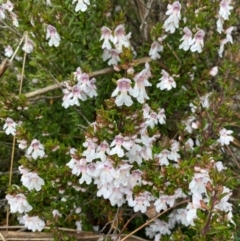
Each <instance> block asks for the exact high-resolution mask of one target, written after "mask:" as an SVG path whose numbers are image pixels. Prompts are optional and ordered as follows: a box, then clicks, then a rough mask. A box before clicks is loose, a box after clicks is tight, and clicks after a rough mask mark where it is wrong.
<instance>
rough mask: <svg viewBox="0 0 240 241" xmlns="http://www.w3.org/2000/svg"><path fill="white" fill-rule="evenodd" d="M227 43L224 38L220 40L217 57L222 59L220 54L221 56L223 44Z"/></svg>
mask: <svg viewBox="0 0 240 241" xmlns="http://www.w3.org/2000/svg"><path fill="white" fill-rule="evenodd" d="M227 42H228V40H227V39H226V38H225V39H222V40H221V41H220V48H219V50H218V55H219V57H221V58H222V54H223V51H224V46H225V44H226V43H227Z"/></svg>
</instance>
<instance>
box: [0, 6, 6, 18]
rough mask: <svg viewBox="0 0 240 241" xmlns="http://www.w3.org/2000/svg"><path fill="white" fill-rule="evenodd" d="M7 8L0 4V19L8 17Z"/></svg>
mask: <svg viewBox="0 0 240 241" xmlns="http://www.w3.org/2000/svg"><path fill="white" fill-rule="evenodd" d="M4 12H5V9H4V8H3V6H1V5H0V20H3V19H4V18H6V15H5V13H4Z"/></svg>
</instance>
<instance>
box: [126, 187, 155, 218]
mask: <svg viewBox="0 0 240 241" xmlns="http://www.w3.org/2000/svg"><path fill="white" fill-rule="evenodd" d="M150 201H151V194H150V193H149V192H147V191H145V192H143V193H139V194H138V195H137V196H135V198H134V200H131V199H128V205H129V206H130V207H133V209H134V212H138V211H141V212H142V213H145V212H146V211H147V207H149V206H150Z"/></svg>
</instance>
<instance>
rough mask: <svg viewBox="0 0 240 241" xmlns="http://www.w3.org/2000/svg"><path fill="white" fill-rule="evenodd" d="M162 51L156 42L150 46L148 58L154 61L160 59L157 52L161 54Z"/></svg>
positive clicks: (161, 47)
mask: <svg viewBox="0 0 240 241" xmlns="http://www.w3.org/2000/svg"><path fill="white" fill-rule="evenodd" d="M162 51H163V46H162V45H161V44H160V43H159V42H158V41H154V42H153V43H152V44H151V48H150V50H149V53H148V54H149V56H150V57H151V58H152V59H154V60H156V59H160V57H161V56H160V54H159V52H162Z"/></svg>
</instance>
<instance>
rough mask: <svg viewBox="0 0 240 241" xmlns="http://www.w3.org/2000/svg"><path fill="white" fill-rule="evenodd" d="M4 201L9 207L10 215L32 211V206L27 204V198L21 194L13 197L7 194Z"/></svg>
mask: <svg viewBox="0 0 240 241" xmlns="http://www.w3.org/2000/svg"><path fill="white" fill-rule="evenodd" d="M6 199H7V201H8V204H9V205H10V212H11V213H16V212H19V213H24V212H30V211H31V210H32V206H31V205H30V204H29V203H28V201H27V198H26V197H25V195H24V194H22V193H19V194H17V195H15V196H13V195H10V194H8V195H6Z"/></svg>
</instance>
